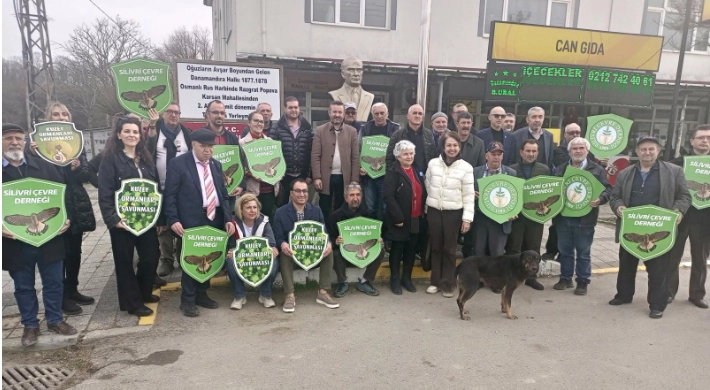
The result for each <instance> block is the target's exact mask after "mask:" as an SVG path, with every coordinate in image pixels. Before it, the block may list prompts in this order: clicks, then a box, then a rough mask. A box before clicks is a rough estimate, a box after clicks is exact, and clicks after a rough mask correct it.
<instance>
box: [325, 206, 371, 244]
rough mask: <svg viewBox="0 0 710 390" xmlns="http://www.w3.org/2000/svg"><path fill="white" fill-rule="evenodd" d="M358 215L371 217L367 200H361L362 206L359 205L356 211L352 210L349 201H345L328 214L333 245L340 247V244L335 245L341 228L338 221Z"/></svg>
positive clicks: (328, 228)
mask: <svg viewBox="0 0 710 390" xmlns="http://www.w3.org/2000/svg"><path fill="white" fill-rule="evenodd" d="M357 217H366V218H369V215H368V211H367V206H366V205H365V202H360V207H358V209H357V210H354V211H353V210H350V206H349V205H348V203H347V202H344V203H343V205H342V206H340V208H339V209H337V210H333V212H332V213H330V216H328V220H327V221H326V228H327V230H328V238H330V241H331V242H332V243H333V246H335V247H336V248H337V247H339V245H335V240H336V239H337V238H338V236H339V235H340V229H338V222H342V221H345V220H347V219H351V218H357Z"/></svg>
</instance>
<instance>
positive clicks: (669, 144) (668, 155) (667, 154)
mask: <svg viewBox="0 0 710 390" xmlns="http://www.w3.org/2000/svg"><path fill="white" fill-rule="evenodd" d="M692 11H693V0H686V2H685V17H684V19H683V31H681V33H682V34H683V36H682V37H681V39H680V51H679V53H678V68H677V69H676V72H675V89H674V90H673V103H672V104H671V118H670V121H669V122H668V137H666V139H667V141H666V148H665V151H664V159H665V160H666V161H669V160H670V159H672V158H673V141H674V140H675V139H676V127H677V126H676V123H675V122H676V111H678V96H679V95H680V80H681V76H682V75H683V62H684V61H685V45H686V44H687V42H688V26H689V25H690V18H691V17H693V15H692ZM676 144H677V145H676V149H680V147H681V145H680V141H677V142H676Z"/></svg>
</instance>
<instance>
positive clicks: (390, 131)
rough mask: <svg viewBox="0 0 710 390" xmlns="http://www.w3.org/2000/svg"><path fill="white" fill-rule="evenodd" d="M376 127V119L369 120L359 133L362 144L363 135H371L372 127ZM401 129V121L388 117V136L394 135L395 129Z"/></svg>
mask: <svg viewBox="0 0 710 390" xmlns="http://www.w3.org/2000/svg"><path fill="white" fill-rule="evenodd" d="M373 127H375V120H374V119H373V120H371V121H369V122H367V123H366V124H365V125H364V126H362V130H360V134H359V137H358V138H359V139H360V144H361V145H362V137H369V136H371V135H374V134H372V128H373ZM397 130H399V123H395V122H392V121H391V120H389V119H387V134H386V136H387V137H392V134H394V132H395V131H397Z"/></svg>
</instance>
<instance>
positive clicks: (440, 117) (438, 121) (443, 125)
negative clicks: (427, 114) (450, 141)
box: [431, 111, 449, 151]
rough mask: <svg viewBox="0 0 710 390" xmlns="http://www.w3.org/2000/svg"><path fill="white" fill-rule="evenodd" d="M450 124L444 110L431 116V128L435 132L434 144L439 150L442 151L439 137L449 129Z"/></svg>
mask: <svg viewBox="0 0 710 390" xmlns="http://www.w3.org/2000/svg"><path fill="white" fill-rule="evenodd" d="M448 125H449V117H448V116H447V115H446V114H444V113H443V112H441V111H439V112H437V113H436V114H434V115H432V116H431V130H432V131H433V132H434V146H436V150H438V151H441V147H440V146H439V137H441V136H442V135H444V134H446V132H447V131H449V127H448Z"/></svg>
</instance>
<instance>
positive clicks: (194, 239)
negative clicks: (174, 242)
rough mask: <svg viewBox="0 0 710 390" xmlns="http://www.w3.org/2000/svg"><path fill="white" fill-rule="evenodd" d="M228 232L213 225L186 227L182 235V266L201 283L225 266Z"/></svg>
mask: <svg viewBox="0 0 710 390" xmlns="http://www.w3.org/2000/svg"><path fill="white" fill-rule="evenodd" d="M227 238H228V237H227V233H226V232H225V231H223V230H219V229H215V228H213V227H211V226H200V227H196V228H190V229H185V232H184V233H183V235H182V252H180V267H182V272H185V273H186V274H188V275H189V276H190V277H191V278H193V279H195V280H197V281H198V282H200V283H204V282H206V281H208V280H210V279H211V278H212V277H213V276H215V275H217V273H219V271H220V270H221V269H222V266H224V261H225V255H226V252H227Z"/></svg>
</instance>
